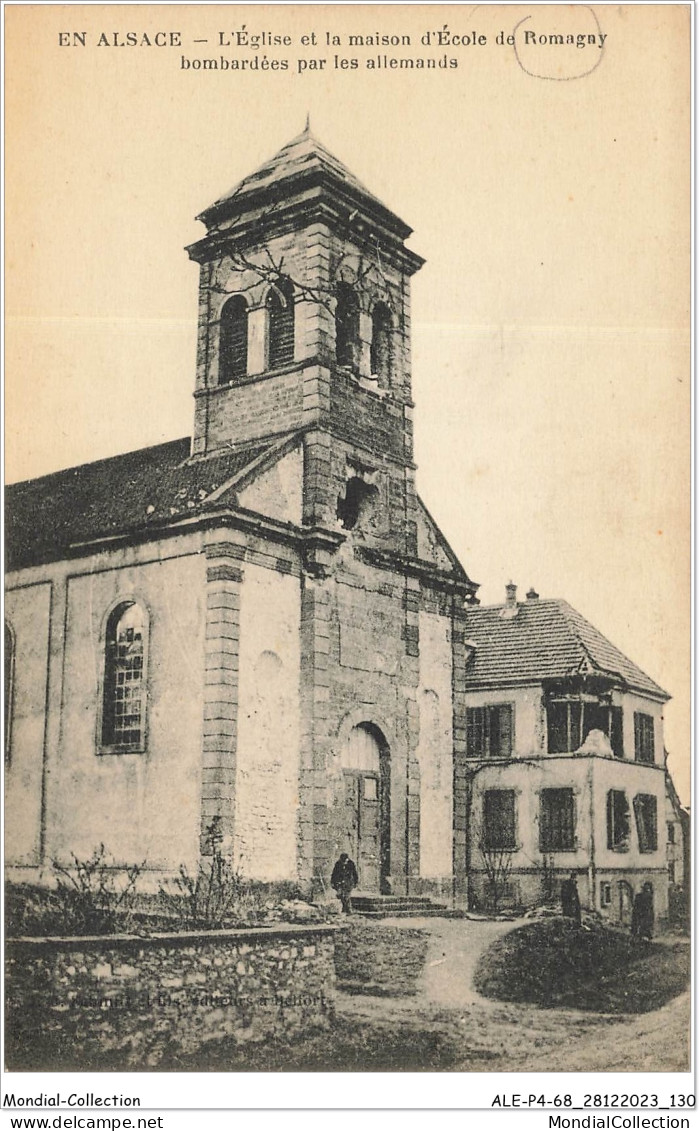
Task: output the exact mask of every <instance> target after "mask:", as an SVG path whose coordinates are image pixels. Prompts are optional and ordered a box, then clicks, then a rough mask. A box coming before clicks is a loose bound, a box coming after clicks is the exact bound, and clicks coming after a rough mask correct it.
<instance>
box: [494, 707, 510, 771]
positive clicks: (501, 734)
mask: <svg viewBox="0 0 699 1131" xmlns="http://www.w3.org/2000/svg"><path fill="white" fill-rule="evenodd" d="M496 710H497V713H498V724H499V726H498V754H499V756H500V757H501V758H509V756H510V754H511V753H512V747H513V733H512V732H513V729H514V728H513V726H512V723H513V718H512V715H513V712H512V705H511V704H510V703H503V704H502V706H500V707H497V708H496Z"/></svg>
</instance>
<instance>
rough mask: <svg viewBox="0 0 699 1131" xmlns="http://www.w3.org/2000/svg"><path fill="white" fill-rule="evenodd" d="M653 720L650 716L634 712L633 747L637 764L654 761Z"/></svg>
mask: <svg viewBox="0 0 699 1131" xmlns="http://www.w3.org/2000/svg"><path fill="white" fill-rule="evenodd" d="M654 724H655V720H654V718H653V716H652V715H644V714H643V712H642V711H635V712H634V716H633V734H634V745H635V749H636V761H637V762H654V761H655V727H654Z"/></svg>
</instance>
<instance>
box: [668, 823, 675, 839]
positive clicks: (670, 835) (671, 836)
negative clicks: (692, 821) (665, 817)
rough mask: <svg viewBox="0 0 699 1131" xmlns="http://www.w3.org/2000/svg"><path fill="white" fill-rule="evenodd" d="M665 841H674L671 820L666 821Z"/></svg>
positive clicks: (673, 828)
mask: <svg viewBox="0 0 699 1131" xmlns="http://www.w3.org/2000/svg"><path fill="white" fill-rule="evenodd" d="M667 843H668V844H674V843H675V826H674V824H673V823H672V821H668V823H667Z"/></svg>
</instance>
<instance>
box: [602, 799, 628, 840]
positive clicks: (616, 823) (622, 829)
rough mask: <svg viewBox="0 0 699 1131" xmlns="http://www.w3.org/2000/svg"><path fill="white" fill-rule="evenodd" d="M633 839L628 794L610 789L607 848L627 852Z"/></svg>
mask: <svg viewBox="0 0 699 1131" xmlns="http://www.w3.org/2000/svg"><path fill="white" fill-rule="evenodd" d="M630 839H631V817H630V813H629V803H628V800H627V798H626V792H625V790H623V789H610V790H609V793H608V794H607V848H611V849H614V850H615V851H617V852H625V851H626V850H627V849H628V847H629V841H630Z"/></svg>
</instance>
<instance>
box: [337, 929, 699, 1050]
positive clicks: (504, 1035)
mask: <svg viewBox="0 0 699 1131" xmlns="http://www.w3.org/2000/svg"><path fill="white" fill-rule="evenodd" d="M384 922H385V924H386V925H387V926H389V925H390V926H397V925H402V926H406V927H408V926H410V927H423V928H424V929H426V930H428V931H429V934H430V942H429V947H428V953H427V959H426V963H425V970H424V973H423V976H422V979H421V981H420V983H419V985H418V992H417V994H416V995H415V996H414V997H408V998H406V997H403V998H386V997H355V996H350V995H348V994H342V993H341V994H339V995H338V1012H339V1013H340V1014H341V1015H343V1016H345V1017H347V1018H348V1019H350V1018H353V1019H354V1020H355V1021H357V1020H359V1021H365V1022H371V1023H373V1024H377V1025H382V1024H383V1025H386V1026H392V1025H395V1024H399V1025H401V1026H403V1027H406V1028H408V1029H410V1028H415V1029H418V1028H420V1029H422V1030H424V1029H425V1028H427V1029H430V1030H433V1031H434V1032H435V1033H440V1034H442V1035H443V1036H446V1037H447V1038H449V1039H450V1040H451V1041H453V1042H454V1043H455V1044H456V1045H457V1047H459V1048H460V1049H461V1050H463V1060H462V1061H461V1062H460V1063H457V1064H455V1065H454V1067H453V1070H455V1071H480V1072H482V1071H494V1072H495V1071H497V1072H523V1071H536V1072H575V1071H586V1072H595V1071H597V1072H611V1071H616V1072H670V1071H674V1072H685V1071H687V1070H688V1066H689V1025H690V994H689V992H686V993H684V994H682V995H681V996H680V997H678V998H676V999H675V1000H674V1001H671V1002H670V1003H669V1004H668V1005H666V1006H664V1007H663V1008H662V1009H659V1010H656V1011H654V1012H653V1013H647V1014H643V1015H640V1016H629V1015H620V1014H614V1015H610V1014H600V1013H590V1012H583V1011H579V1010H571V1009H543V1008H541V1007H538V1006H533V1005H521V1004H518V1003H510V1002H497V1001H490V1000H488V999H486V998H483V997H481V995H480V994H477V993H476V991H475V990H474V989H473V986H472V978H473V972H474V969H475V966H476V963H477V961H478V958H479V957H480V955H481V954H482V953H483V951H484V950H486V949H487V948H488V947H489V946H490V945H491V943H493V942H494V941H495V940H496V939H497V938H499V937H500V936H501V935H504V934H506V933H507V932H508V931H511V930H513V929H514V928H515V927H516V926H518V923H517V922H505V923H503V922H491V921H473V920H468V919H456V920H454V919H451V920H450V919H407V920H405V919H404V920H398V919H396V920H384Z"/></svg>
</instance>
